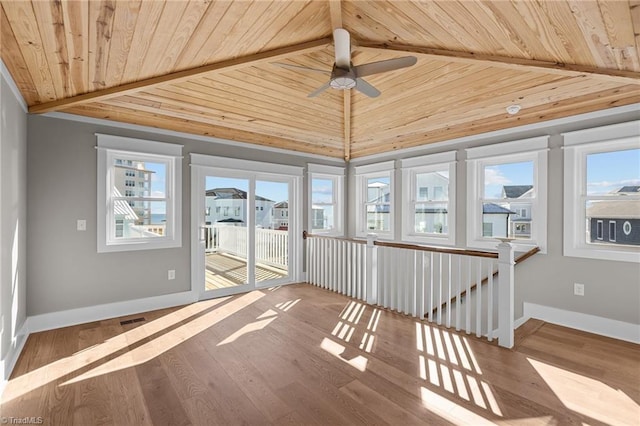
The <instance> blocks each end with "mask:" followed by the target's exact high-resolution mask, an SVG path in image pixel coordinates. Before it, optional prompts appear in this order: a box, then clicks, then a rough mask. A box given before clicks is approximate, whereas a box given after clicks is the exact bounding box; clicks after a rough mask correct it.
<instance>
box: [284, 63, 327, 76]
mask: <svg viewBox="0 0 640 426" xmlns="http://www.w3.org/2000/svg"><path fill="white" fill-rule="evenodd" d="M272 64H273V65H277V66H279V67H282V68H289V69H292V70H295V71H298V70H303V71H313V72H319V73H322V74H324V75H331V71H327V70H320V69H318V68H309V67H303V66H302V65H292V64H283V63H282V62H272Z"/></svg>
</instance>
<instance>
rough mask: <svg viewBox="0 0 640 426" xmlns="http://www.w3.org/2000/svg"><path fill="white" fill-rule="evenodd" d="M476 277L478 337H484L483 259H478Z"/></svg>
mask: <svg viewBox="0 0 640 426" xmlns="http://www.w3.org/2000/svg"><path fill="white" fill-rule="evenodd" d="M477 261H478V271H477V276H476V337H480V336H482V258H481V257H478V259H477Z"/></svg>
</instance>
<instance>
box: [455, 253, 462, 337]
mask: <svg viewBox="0 0 640 426" xmlns="http://www.w3.org/2000/svg"><path fill="white" fill-rule="evenodd" d="M456 258H457V259H458V279H456V331H460V325H461V319H460V314H461V311H462V306H461V300H460V299H462V256H456Z"/></svg>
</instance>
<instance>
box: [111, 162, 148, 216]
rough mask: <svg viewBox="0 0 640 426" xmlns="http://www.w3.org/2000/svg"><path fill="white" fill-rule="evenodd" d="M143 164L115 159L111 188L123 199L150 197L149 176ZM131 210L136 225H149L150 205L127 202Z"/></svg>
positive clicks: (139, 202) (142, 202)
mask: <svg viewBox="0 0 640 426" xmlns="http://www.w3.org/2000/svg"><path fill="white" fill-rule="evenodd" d="M153 173H155V172H153V171H151V170H147V169H146V166H145V164H144V162H142V161H132V160H120V159H116V164H115V174H114V177H113V186H114V189H116V190H117V191H118V192H119V193H120V194H121V196H124V197H148V196H150V195H151V175H152V174H153ZM127 203H128V204H129V206H130V207H131V208H132V209H133V211H134V212H135V214H136V216H137V217H138V219H137V224H138V225H149V224H151V207H150V203H145V202H144V201H128V202H127Z"/></svg>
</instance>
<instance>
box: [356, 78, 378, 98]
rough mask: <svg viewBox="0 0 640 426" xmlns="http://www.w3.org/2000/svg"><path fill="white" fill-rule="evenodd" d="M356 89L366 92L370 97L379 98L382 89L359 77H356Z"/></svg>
mask: <svg viewBox="0 0 640 426" xmlns="http://www.w3.org/2000/svg"><path fill="white" fill-rule="evenodd" d="M356 90H358V91H359V92H361V93H364V94H365V95H367V96H368V97H370V98H377V97H378V96H380V91H379V90H378V89H376V88H375V87H373V86H372V85H370V84H369V83H367V82H366V81H364V80H363V79H361V78H359V77H358V78H356Z"/></svg>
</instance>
